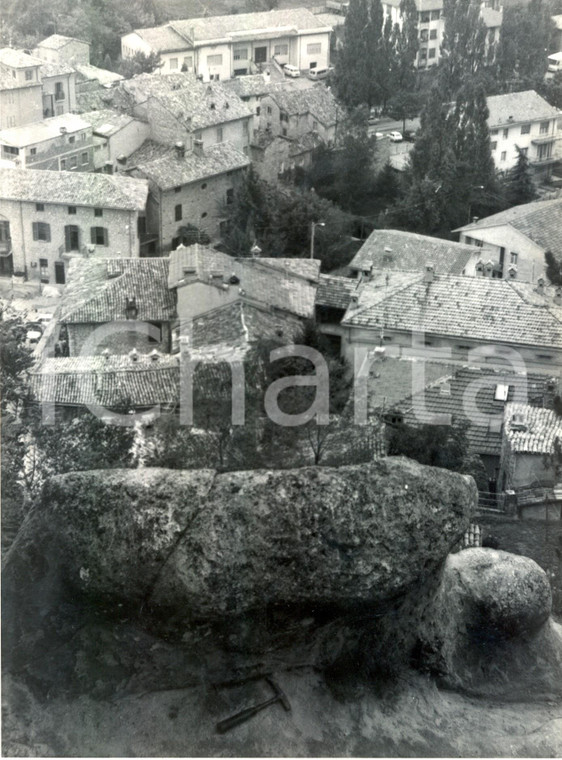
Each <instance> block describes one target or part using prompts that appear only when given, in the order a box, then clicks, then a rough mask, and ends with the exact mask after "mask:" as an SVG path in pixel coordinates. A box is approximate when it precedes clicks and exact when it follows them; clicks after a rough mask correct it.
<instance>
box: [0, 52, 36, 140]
mask: <svg viewBox="0 0 562 760" xmlns="http://www.w3.org/2000/svg"><path fill="white" fill-rule="evenodd" d="M41 65H42V61H40V60H39V59H37V58H33V57H32V56H29V55H26V54H25V53H20V52H18V51H17V50H12V49H11V48H3V49H2V50H0V128H1V129H9V128H10V127H19V126H21V125H22V124H30V123H32V122H34V121H40V120H41V119H42V118H43V86H42V83H41V77H40V70H41Z"/></svg>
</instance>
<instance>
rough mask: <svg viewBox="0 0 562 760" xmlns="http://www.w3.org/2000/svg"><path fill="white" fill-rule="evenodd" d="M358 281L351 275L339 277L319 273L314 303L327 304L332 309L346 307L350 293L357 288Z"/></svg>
mask: <svg viewBox="0 0 562 760" xmlns="http://www.w3.org/2000/svg"><path fill="white" fill-rule="evenodd" d="M358 285H359V281H358V280H355V279H352V278H351V277H340V276H335V275H331V274H321V275H320V282H319V284H318V290H317V291H316V305H317V306H328V307H331V308H333V309H347V307H348V306H349V304H350V301H351V294H352V293H353V292H354V291H356V290H357V286H358Z"/></svg>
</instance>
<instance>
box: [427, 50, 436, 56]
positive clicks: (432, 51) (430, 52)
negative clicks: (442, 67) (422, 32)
mask: <svg viewBox="0 0 562 760" xmlns="http://www.w3.org/2000/svg"><path fill="white" fill-rule="evenodd" d="M436 51H437V48H429V56H428V57H429V58H435V54H436Z"/></svg>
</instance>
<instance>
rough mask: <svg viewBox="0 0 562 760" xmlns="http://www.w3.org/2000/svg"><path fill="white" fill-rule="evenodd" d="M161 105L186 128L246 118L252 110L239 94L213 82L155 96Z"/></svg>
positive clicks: (204, 126)
mask: <svg viewBox="0 0 562 760" xmlns="http://www.w3.org/2000/svg"><path fill="white" fill-rule="evenodd" d="M155 97H156V98H157V100H159V101H160V102H161V103H162V105H163V106H164V108H165V109H166V110H167V111H169V112H170V113H171V114H173V115H174V116H175V117H176V118H177V119H178V120H179V121H181V122H182V123H186V126H187V127H188V129H189V130H190V131H191V130H196V129H205V128H206V127H211V126H214V125H217V124H224V123H225V122H228V121H235V120H237V119H247V118H250V117H251V116H252V111H251V110H250V109H249V108H248V106H247V105H246V104H245V103H243V102H242V100H240V98H239V97H238V95H236V94H235V93H233V92H229V91H228V90H227V89H226V88H225V87H223V86H222V85H219V84H215V83H214V82H210V83H209V84H203V83H202V82H196V83H195V84H194V85H193V86H192V87H190V88H189V89H188V88H183V89H178V90H175V91H172V92H165V93H163V94H160V95H156V96H155Z"/></svg>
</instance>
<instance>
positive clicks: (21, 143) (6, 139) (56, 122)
mask: <svg viewBox="0 0 562 760" xmlns="http://www.w3.org/2000/svg"><path fill="white" fill-rule="evenodd" d="M89 126H90V125H89V123H88V122H87V121H86V120H85V119H84V118H83V117H82V116H77V115H76V114H73V113H65V114H62V115H61V116H52V117H51V118H50V119H43V121H36V122H34V123H33V124H25V125H24V126H22V127H10V128H9V129H2V130H1V131H0V143H5V144H6V145H13V146H15V147H18V148H25V147H26V146H27V145H33V144H34V143H39V142H43V141H44V140H52V139H53V138H56V137H60V135H61V132H60V130H61V127H63V128H64V129H66V131H67V132H69V133H72V132H79V131H80V130H82V129H88V127H89ZM0 192H1V191H0Z"/></svg>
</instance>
